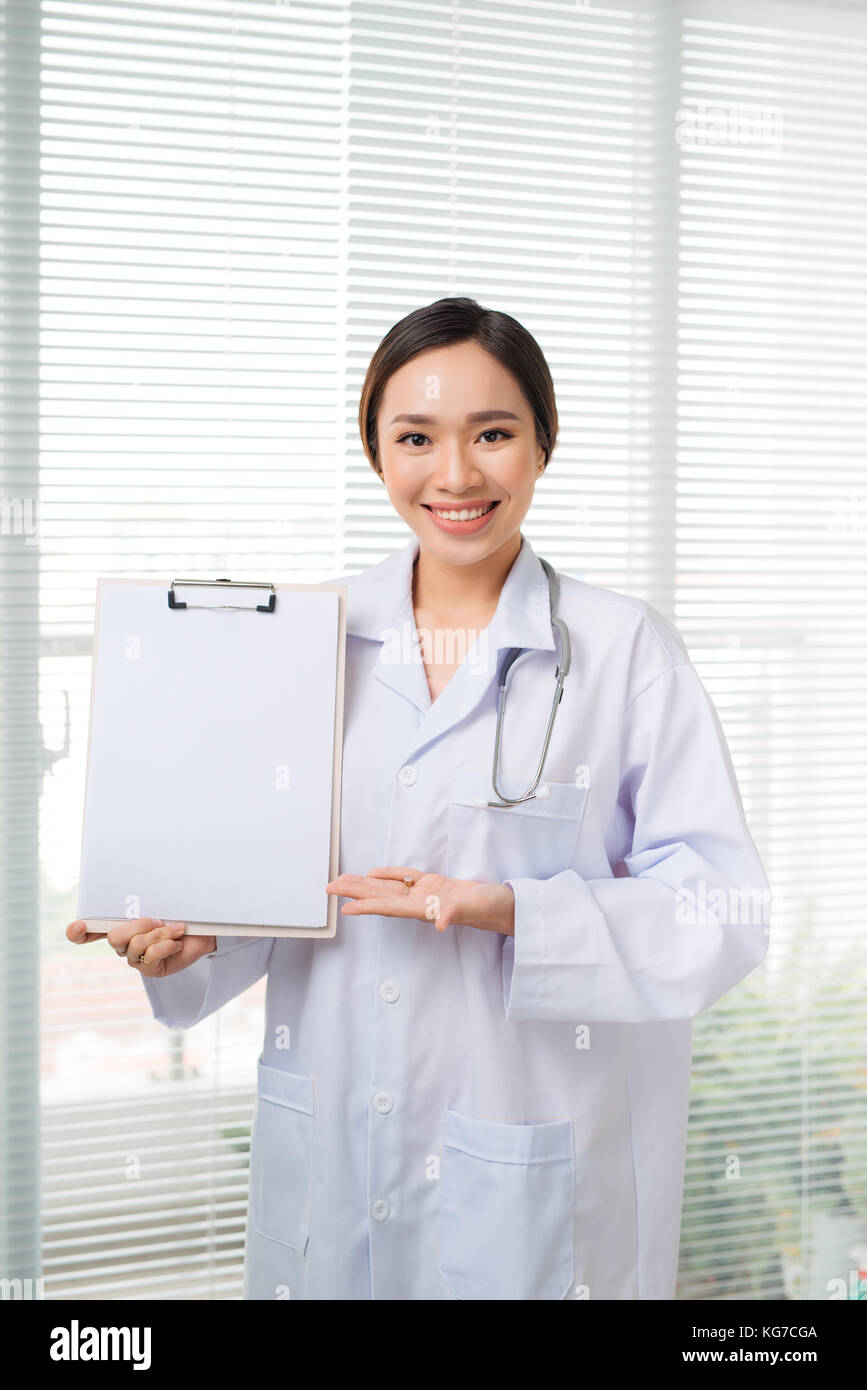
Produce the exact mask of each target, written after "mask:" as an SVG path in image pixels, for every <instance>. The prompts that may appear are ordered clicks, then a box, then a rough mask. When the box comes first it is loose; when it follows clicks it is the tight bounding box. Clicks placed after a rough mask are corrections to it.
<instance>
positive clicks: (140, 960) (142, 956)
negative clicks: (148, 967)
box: [138, 951, 147, 965]
mask: <svg viewBox="0 0 867 1390" xmlns="http://www.w3.org/2000/svg"><path fill="white" fill-rule="evenodd" d="M146 955H147V951H142V953H141V955H140V956H139V958H138V964H139V965H141V963H142V961H143V960H144V958H145V956H146Z"/></svg>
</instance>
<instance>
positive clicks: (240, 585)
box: [168, 579, 277, 613]
mask: <svg viewBox="0 0 867 1390" xmlns="http://www.w3.org/2000/svg"><path fill="white" fill-rule="evenodd" d="M176 584H183V585H187V584H195V585H200V586H202V585H204V586H206V587H208V588H211V589H212V588H214V586H215V585H218V584H219V585H225V584H228V585H231V587H232V588H234V589H270V590H271V597H270V599H269V600H268V602H267V603H257V604H256V608H255V612H257V613H273V612H274V610H275V608H276V607H277V593H276V590H275V588H274V585H273V584H268V583H265V582H257V581H256V580H255V579H173V580H172V582H171V585H170V586H169V591H168V593H169V608H240V609H242V610H244V611H246V612H248V613H252V612H253V611H254V610H253V609H252V608H251V607H250V606H249V604H245V603H217V604H210V603H182V602H181V601H180V599H176V598H175V585H176Z"/></svg>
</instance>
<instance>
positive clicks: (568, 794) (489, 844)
mask: <svg viewBox="0 0 867 1390" xmlns="http://www.w3.org/2000/svg"><path fill="white" fill-rule="evenodd" d="M526 785H527V784H526V782H525V783H524V787H517V788H512V787H511V786H509V785H508V783H507V782H506V781H505V779H501V781H500V786H501V789H502V790H503V791H504V792H505V794H506V795H509V796H518V795H520V794H521V792H522V791H523V790H524V789H525V787H526ZM538 791H539V792H541V793H542V795H539V794H538V792H537V795H536V796H535V797H533V798H532V799H531V800H530V801H524V802H522V803H521V804H520V805H518V806H488V805H487V803H488V801H494V800H495V799H496V798H495V797H494V790H493V787H492V785H491V774H490V771H488V772H487V773H485V772H477V771H474V770H472V769H469V768H464V769H462V771H461V772H459V773H457V774H456V776H455V777H454V778H453V779H452V783H451V787H450V789H449V808H448V835H449V844H448V858H447V865H446V874H447V875H448V876H449V877H450V878H468V879H474V880H478V881H481V882H485V883H502V881H503V880H504V879H506V878H553V876H554V875H555V874H559V873H561V872H562V871H563V870H564V869H568V868H570V867H571V864H572V859H573V856H574V854H575V846H576V844H577V842H578V831H579V829H580V828H581V821H582V818H583V816H584V808H585V805H586V802H587V788H586V787H579V786H576V785H575V783H574V782H551V781H546V780H543V781H542V782H541V784H540V786H539V789H538Z"/></svg>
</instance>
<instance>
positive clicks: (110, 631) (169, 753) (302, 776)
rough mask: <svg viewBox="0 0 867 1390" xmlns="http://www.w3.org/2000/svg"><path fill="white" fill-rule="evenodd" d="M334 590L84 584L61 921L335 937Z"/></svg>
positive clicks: (340, 635) (340, 590) (338, 766)
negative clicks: (83, 683)
mask: <svg viewBox="0 0 867 1390" xmlns="http://www.w3.org/2000/svg"><path fill="white" fill-rule="evenodd" d="M346 593H347V591H346V586H345V584H328V583H326V584H274V583H271V582H270V581H254V580H231V579H213V580H210V579H198V578H197V579H174V580H172V581H171V583H169V584H167V581H165V580H160V579H130V578H116V579H115V578H101V579H99V580H98V581H97V599H96V614H95V624H94V640H93V665H92V671H91V699H90V717H89V724H88V751H87V774H86V780H85V797H84V814H83V818H82V834H81V871H80V877H79V894H78V914H77V915H78V917H79V918H80V919H81V920H82V921H84V922H85V924H86V926H87V929H88V930H89V931H98V932H106V931H108V930H109V929H110V928H111V927H112V926H113V925H120V924H122V923H123V922H124V921H125V920H130V919H132V918H137V917H156V918H162V919H163V920H165V921H183V922H186V926H187V932H188V933H190V934H192V935H205V936H279V937H283V936H302V937H304V936H309V937H326V938H328V937H333V936H334V935H335V933H336V928H337V912H338V901H337V898H336V896H335V895H333V894H327V893H326V892H325V884H326V883H327V882H328V881H330V880H331V879H333V878H336V876H337V873H338V863H339V846H340V801H341V771H342V750H343V704H344V683H345V656H346ZM227 599H228V602H227V601H226V600H227ZM320 899H321V900H320ZM191 908H192V909H194V910H193V911H190V909H191ZM196 908H198V910H195V909H196Z"/></svg>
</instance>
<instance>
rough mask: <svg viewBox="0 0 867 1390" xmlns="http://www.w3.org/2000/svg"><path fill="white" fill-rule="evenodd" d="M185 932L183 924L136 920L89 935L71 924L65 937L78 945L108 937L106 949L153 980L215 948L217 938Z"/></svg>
mask: <svg viewBox="0 0 867 1390" xmlns="http://www.w3.org/2000/svg"><path fill="white" fill-rule="evenodd" d="M186 930H187V928H186V926H185V924H184V923H183V922H162V921H160V919H159V918H157V917H136V918H134V919H133V920H132V921H129V922H124V923H123V924H122V925H121V926H118V927H112V928H111V930H110V931H108V932H104V931H90V932H89V931H88V930H87V928H86V927H85V925H84V923H83V922H70V924H69V926H68V927H67V928H66V935H67V938H68V940H70V941H75V942H76V943H77V944H78V945H86V943H87V942H89V941H102V940H104V938H105V937H108V944H109V946H111V947H112V949H113V950H114V951H116V952H117V954H118V955H119V956H125V957H126V963H127V965H131V966H132V968H133V970H138V971H139V973H140V974H142V975H147V976H148V978H149V979H151V980H153V979H158V978H159V977H160V976H162V975H176V974H177V973H178V971H179V970H186V968H187V966H188V965H193V964H194V963H195V962H196V961H197V960H201V958H202V956H206V955H208V954H209V952H211V951H215V950H216V949H217V939H216V937H214V936H185V935H184V933H185V932H186ZM139 956H144V960H139Z"/></svg>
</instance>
